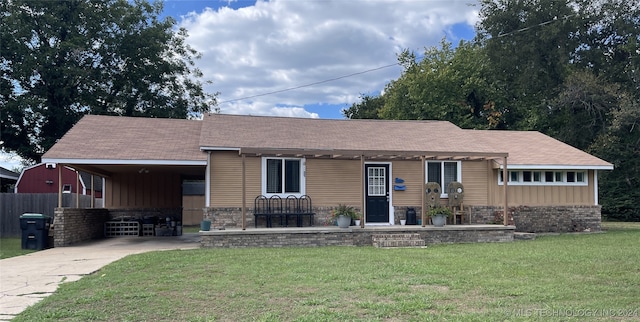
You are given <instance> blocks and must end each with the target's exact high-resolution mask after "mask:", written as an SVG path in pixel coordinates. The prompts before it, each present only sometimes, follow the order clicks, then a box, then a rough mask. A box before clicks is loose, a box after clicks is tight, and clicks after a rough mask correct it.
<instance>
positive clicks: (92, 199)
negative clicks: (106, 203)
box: [91, 174, 96, 208]
mask: <svg viewBox="0 0 640 322" xmlns="http://www.w3.org/2000/svg"><path fill="white" fill-rule="evenodd" d="M93 177H94V175H93V174H91V208H95V196H96V193H95V189H94V188H93Z"/></svg>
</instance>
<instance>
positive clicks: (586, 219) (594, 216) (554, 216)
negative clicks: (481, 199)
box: [465, 206, 602, 233]
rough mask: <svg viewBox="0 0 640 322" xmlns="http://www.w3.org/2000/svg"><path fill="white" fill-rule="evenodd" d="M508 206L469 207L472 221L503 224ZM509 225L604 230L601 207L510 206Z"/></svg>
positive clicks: (528, 229) (559, 230)
mask: <svg viewBox="0 0 640 322" xmlns="http://www.w3.org/2000/svg"><path fill="white" fill-rule="evenodd" d="M503 209H504V208H502V207H489V206H471V207H465V210H466V211H468V212H467V214H468V216H469V219H470V222H471V223H472V224H493V223H496V224H501V223H503V218H504V211H503ZM508 214H509V218H508V219H509V225H515V226H516V231H517V232H525V233H548V232H552V233H565V232H587V231H592V232H593V231H600V230H601V226H600V225H601V223H602V216H601V207H600V206H535V207H534V206H517V207H509V212H508Z"/></svg>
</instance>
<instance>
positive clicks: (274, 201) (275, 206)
mask: <svg viewBox="0 0 640 322" xmlns="http://www.w3.org/2000/svg"><path fill="white" fill-rule="evenodd" d="M269 213H270V215H271V217H272V221H271V224H273V217H276V216H277V217H280V226H283V224H282V217H285V216H284V211H283V209H282V198H280V196H271V198H269ZM287 224H288V222H287ZM270 227H271V226H270Z"/></svg>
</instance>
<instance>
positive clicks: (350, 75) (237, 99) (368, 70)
mask: <svg viewBox="0 0 640 322" xmlns="http://www.w3.org/2000/svg"><path fill="white" fill-rule="evenodd" d="M397 65H399V63H395V64H390V65H385V66H381V67H376V68H372V69H367V70H365V71H361V72H357V73H353V74H348V75H343V76H338V77H335V78H330V79H325V80H321V81H318V82H315V83H309V84H305V85H300V86H296V87H289V88H285V89H281V90H277V91H272V92H267V93H262V94H256V95H252V96H245V97H240V98H234V99H230V100H226V101H222V102H218V104H224V103H231V102H236V101H242V100H246V99H250V98H256V97H261V96H267V95H273V94H278V93H282V92H288V91H293V90H296V89H300V88H305V87H311V86H315V85H319V84H324V83H328V82H333V81H337V80H340V79H343V78H349V77H353V76H357V75H362V74H366V73H370V72H374V71H377V70H381V69H385V68H389V67H393V66H397Z"/></svg>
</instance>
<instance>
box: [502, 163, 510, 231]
mask: <svg viewBox="0 0 640 322" xmlns="http://www.w3.org/2000/svg"><path fill="white" fill-rule="evenodd" d="M502 165H503V167H502V184H503V185H504V220H503V221H504V225H505V226H508V225H509V216H508V215H509V200H508V199H507V198H508V196H509V194H508V191H509V189H508V188H507V187H508V184H507V183H508V182H509V171H507V157H506V156H505V157H504V159H503V162H502Z"/></svg>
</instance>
